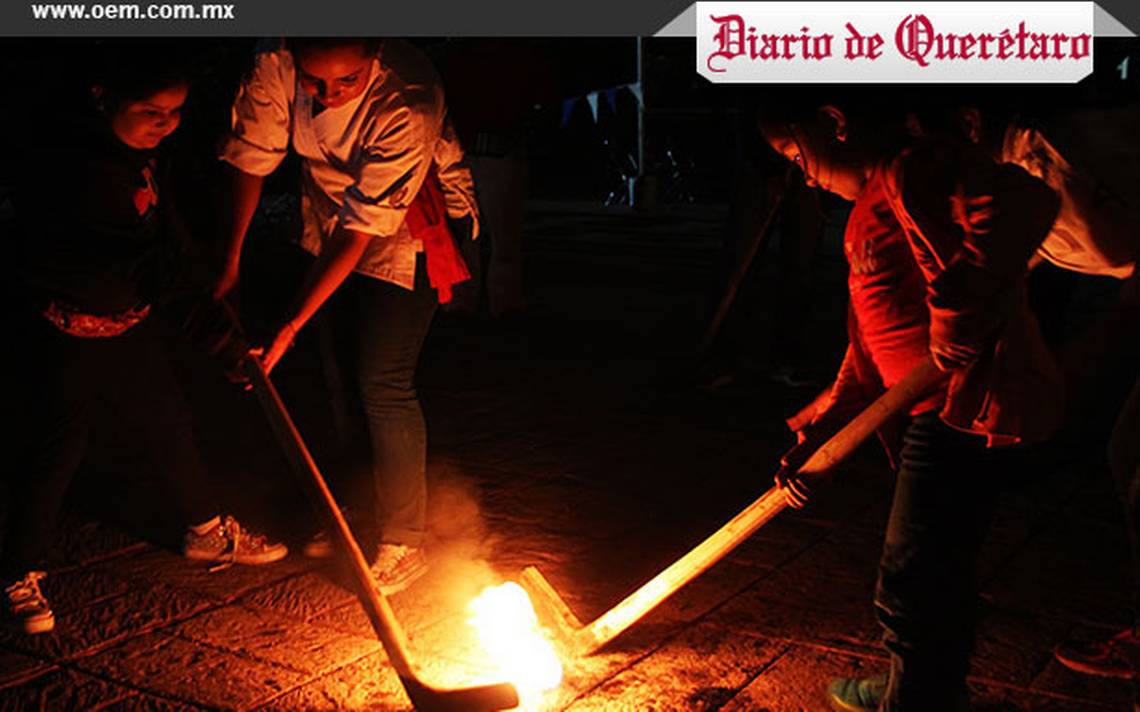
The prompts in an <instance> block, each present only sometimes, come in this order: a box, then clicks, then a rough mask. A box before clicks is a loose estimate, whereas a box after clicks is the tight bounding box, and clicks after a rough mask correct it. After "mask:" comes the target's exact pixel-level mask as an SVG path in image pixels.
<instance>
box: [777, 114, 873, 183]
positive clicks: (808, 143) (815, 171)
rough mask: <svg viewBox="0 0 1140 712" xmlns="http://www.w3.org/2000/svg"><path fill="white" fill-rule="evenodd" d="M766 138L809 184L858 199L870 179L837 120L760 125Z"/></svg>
mask: <svg viewBox="0 0 1140 712" xmlns="http://www.w3.org/2000/svg"><path fill="white" fill-rule="evenodd" d="M761 131H762V132H763V134H764V138H765V139H766V140H767V141H768V144H769V145H770V146H772V148H773V149H775V150H776V151H777V152H778V153H780V155H782V156H783V157H784V158H786V159H788V160H789V161H791V162H792V163H794V164H795V165H796V167H797V168H799V169H800V170H801V171H803V174H804V182H805V183H806V184H807V185H808V186H810V187H813V188H814V187H816V186H818V187H820V188H822V189H824V190H826V191H828V192H829V193H834V194H835V195H838V196H839V197H841V198H843V199H844V200H855V199H856V198H858V197H859V193H860V192H862V190H863V184H864V183H865V182H866V180H867V170H866V166H865V165H864V164H863V163H862V162H861V161H859V160H856V159H855V157H854V155H853V153H852V151H851V150H850V149H849V147H848V146H846V145H845V144H844V142H843V141H841V140H840V138H839V137H838V136H837V135H836V133H835V125H834V123H831V122H828V121H825V120H823V119H822V117H821V119H820V120H818V121H814V122H811V123H805V124H773V125H764V126H762V127H761Z"/></svg>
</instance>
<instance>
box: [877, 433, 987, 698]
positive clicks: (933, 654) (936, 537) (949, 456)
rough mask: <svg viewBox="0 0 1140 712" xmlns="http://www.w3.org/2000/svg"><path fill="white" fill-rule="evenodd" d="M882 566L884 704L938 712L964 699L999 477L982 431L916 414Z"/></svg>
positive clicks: (880, 614) (906, 439)
mask: <svg viewBox="0 0 1140 712" xmlns="http://www.w3.org/2000/svg"><path fill="white" fill-rule="evenodd" d="M901 460H902V461H901V465H900V468H899V473H898V480H897V484H896V485H895V494H894V501H893V502H892V504H891V515H890V521H889V523H888V525H887V534H886V539H885V541H884V542H883V554H882V559H881V560H880V562H879V581H878V586H877V589H876V592H875V609H876V612H877V614H878V617H879V622H880V623H881V624H882V626H883V629H884V635H883V642H884V644H885V645H886V647H887V650H888V651H889V652H890V655H891V670H890V681H889V684H888V689H887V696H886V699H885V700H884V701H883V705H882V707H881V709H884V710H891V711H899V710H905V711H907V712H913V711H915V710H919V711H921V712H940V711H941V710H954V709H960V707H958V705H962V704H963V703H964V702H965V700H966V673H967V672H968V671H969V658H970V649H971V646H972V643H973V637H974V626H975V605H976V598H975V567H976V564H977V558H978V553H979V551H980V549H981V546H982V542H983V540H984V538H985V535H986V531H987V529H988V528H989V523H990V519H991V518H992V515H993V509H994V501H995V495H994V491H995V489H996V485H997V483H996V482H995V481H994V479H993V478H994V476H996V475H997V473H996V472H993V471H991V470H992V468H991V467H990V464H991V462H990V461H991V460H992V456H991V454H990V453H987V451H986V450H985V447H984V442H983V440H982V439H981V438H980V437H977V436H973V435H968V434H966V433H962V432H959V431H956V430H953V429H952V428H950V427H949V426H947V425H945V424H944V423H942V421H941V420H939V419H938V416H937V414H936V413H935V412H930V413H924V414H922V415H918V416H915V417H914V418H913V419H912V420H911V422H910V424H909V426H908V427H907V429H906V433H905V434H904V437H903V450H902V458H901Z"/></svg>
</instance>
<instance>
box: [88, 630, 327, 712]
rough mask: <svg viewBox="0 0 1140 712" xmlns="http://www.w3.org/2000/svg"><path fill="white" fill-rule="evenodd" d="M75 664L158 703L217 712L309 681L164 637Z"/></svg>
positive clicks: (271, 666) (255, 702) (246, 705)
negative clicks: (159, 699) (165, 699)
mask: <svg viewBox="0 0 1140 712" xmlns="http://www.w3.org/2000/svg"><path fill="white" fill-rule="evenodd" d="M76 664H77V666H78V667H79V668H80V669H82V670H85V671H89V672H91V673H92V674H96V675H99V676H101V677H108V678H111V679H115V680H122V681H123V682H125V683H127V684H129V685H131V686H132V687H135V688H138V689H141V690H143V691H146V692H150V693H153V694H155V695H157V696H160V697H168V698H173V699H175V700H177V701H180V702H183V703H188V704H194V705H200V706H204V707H211V708H215V709H247V708H250V707H255V706H257V705H258V704H262V703H265V702H268V701H270V700H272V699H274V698H276V697H278V696H280V695H282V694H284V693H285V692H288V691H290V690H292V689H294V688H296V687H297V686H299V685H300V684H302V683H304V682H306V681H307V680H309V679H310V676H309V675H306V674H304V673H300V672H296V671H294V670H290V669H288V668H284V667H280V666H278V665H274V664H272V663H267V662H263V661H261V660H257V659H253V658H248V657H241V656H238V655H235V654H234V653H231V652H228V651H225V650H219V649H218V648H214V647H209V646H206V645H202V644H200V643H195V642H192V641H189V640H186V639H184V638H181V637H178V636H174V635H170V634H168V633H153V634H151V635H148V636H144V637H142V638H138V639H135V640H132V641H129V642H127V643H126V644H124V645H121V646H119V647H116V648H111V649H110V650H106V651H104V652H102V653H100V654H98V655H95V656H92V657H89V658H83V659H82V660H79V661H78V662H77V663H76Z"/></svg>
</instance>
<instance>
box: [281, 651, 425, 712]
mask: <svg viewBox="0 0 1140 712" xmlns="http://www.w3.org/2000/svg"><path fill="white" fill-rule="evenodd" d="M262 709H265V710H272V711H274V712H278V711H280V712H293V711H294V710H310V711H311V712H322V711H325V710H328V711H332V710H363V709H368V710H392V711H393V712H396V711H403V710H410V709H411V703H410V702H409V701H408V699H407V696H406V695H405V694H404V689H403V687H401V685H400V680H399V678H398V677H397V676H396V673H395V671H393V670H392V667H391V666H390V665H389V664H388V659H387V658H386V657H385V656H384V653H382V652H381V653H374V654H372V655H369V656H367V657H365V658H362V659H361V660H358V661H356V662H355V663H352V664H351V665H349V666H347V667H344V668H341V669H339V670H336V671H334V672H332V673H330V674H328V675H325V676H323V677H320V678H318V679H316V680H313V681H312V682H309V683H308V684H306V685H304V686H303V687H299V688H297V689H295V690H292V691H290V692H288V693H286V694H284V695H281V696H279V697H277V698H275V699H273V700H272V701H270V702H269V703H268V704H266V705H265V706H264V707H263V708H262Z"/></svg>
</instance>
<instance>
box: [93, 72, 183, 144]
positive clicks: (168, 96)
mask: <svg viewBox="0 0 1140 712" xmlns="http://www.w3.org/2000/svg"><path fill="white" fill-rule="evenodd" d="M189 91H190V89H189V87H188V86H187V85H185V84H176V85H175V86H172V87H169V88H167V89H163V90H161V91H159V92H157V93H155V94H153V95H151V96H148V97H146V98H145V99H140V100H138V101H125V102H123V103H122V104H120V105H119V106H118V107H117V108H116V110H115V111H114V112H113V113H112V114H111V117H110V120H111V131H112V132H113V133H114V134H115V136H116V137H118V139H119V140H120V141H122V142H123V143H125V144H126V145H128V146H130V147H131V148H138V149H144V150H145V149H151V148H155V147H157V146H158V144H160V143H162V140H163V139H164V138H166V137H167V136H169V135H170V134H172V133H174V130H175V129H177V128H178V124H179V123H181V122H182V105H183V104H185V103H186V95H187V94H188V93H189Z"/></svg>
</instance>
